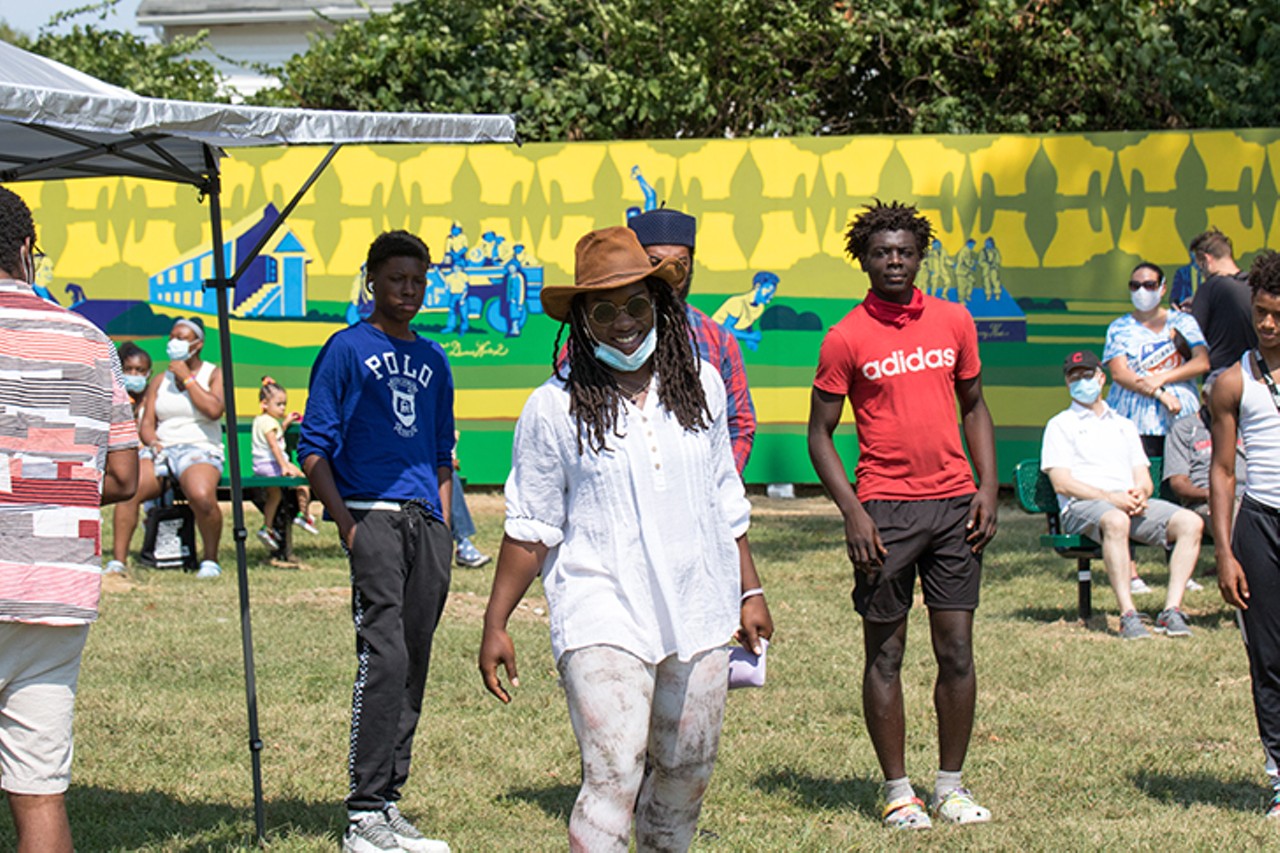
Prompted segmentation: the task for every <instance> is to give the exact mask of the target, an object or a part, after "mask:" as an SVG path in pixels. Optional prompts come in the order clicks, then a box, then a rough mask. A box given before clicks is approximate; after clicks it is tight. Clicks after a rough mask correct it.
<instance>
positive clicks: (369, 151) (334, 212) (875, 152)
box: [15, 130, 1280, 483]
mask: <svg viewBox="0 0 1280 853" xmlns="http://www.w3.org/2000/svg"><path fill="white" fill-rule="evenodd" d="M323 154H324V151H323V150H320V149H313V148H267V149H255V150H249V151H244V152H239V151H238V152H235V153H234V155H233V156H232V157H230V158H228V159H227V160H225V161H224V169H225V172H224V199H223V205H224V216H225V218H226V221H227V222H228V223H229V228H228V232H229V235H230V237H229V239H230V240H232V241H233V242H234V241H235V240H237V239H240V238H241V237H243V236H244V235H250V236H251V235H252V234H253V233H254V228H257V227H260V226H261V222H262V221H263V218H264V216H266V217H268V218H269V217H270V216H271V215H274V214H273V213H272V211H273V210H274V209H278V208H281V207H283V206H284V204H285V203H286V202H287V201H288V200H289V198H290V197H291V196H292V194H293V193H294V192H295V190H296V188H297V187H298V186H300V185H301V184H302V182H303V181H304V180H305V178H306V176H307V175H308V174H309V173H310V172H311V170H312V169H313V168H314V166H315V165H316V163H318V162H319V160H320V159H321V157H322V156H323ZM1277 157H1280V131H1276V130H1240V131H1212V132H1202V133H1109V134H1086V135H1078V136H947V137H929V136H923V137H921V136H913V137H887V136H885V137H857V138H848V137H842V138H839V137H838V138H804V139H752V140H693V141H653V142H635V141H629V142H615V143H573V144H541V145H527V146H524V147H516V146H353V147H348V148H345V149H344V150H343V151H342V152H341V153H339V154H338V156H337V157H336V158H335V160H334V161H333V163H332V165H331V167H330V169H329V170H328V172H326V174H325V175H324V176H323V177H321V179H320V180H319V181H318V182H317V183H316V184H315V186H314V187H313V189H312V191H311V192H310V193H309V194H308V195H307V196H306V197H305V198H304V199H303V200H302V202H301V204H299V205H298V207H297V209H296V210H295V211H294V213H293V214H292V215H291V216H290V218H289V220H288V223H287V226H286V228H283V229H282V230H281V232H280V233H281V235H283V236H284V237H287V238H288V240H287V241H286V240H284V239H283V238H282V237H278V238H277V240H278V241H279V242H278V245H277V244H276V243H275V242H273V244H272V246H271V247H269V253H268V254H270V259H269V262H264V263H265V264H266V266H263V267H262V268H261V269H260V270H258V271H257V272H256V273H255V274H258V275H259V276H260V281H259V280H255V282H254V283H253V286H252V287H247V288H245V291H244V293H243V294H241V295H240V296H237V299H236V302H235V304H236V311H235V313H236V317H235V318H234V319H233V320H232V321H231V322H232V339H233V347H234V353H235V369H236V376H237V381H238V383H239V385H240V386H241V388H240V391H239V393H238V395H237V401H238V404H239V409H240V411H241V412H242V417H244V418H246V419H248V418H251V417H252V416H253V415H254V414H256V412H257V408H258V407H257V399H256V387H257V384H258V380H259V377H260V376H262V375H263V374H266V373H270V374H271V375H272V376H274V377H275V378H276V379H277V380H279V381H280V382H281V383H282V384H284V385H285V386H286V387H287V388H288V389H289V390H290V392H291V395H290V396H291V400H290V405H291V408H301V406H302V405H303V404H305V397H306V383H307V378H308V375H309V369H310V365H311V363H312V361H313V359H314V357H315V354H316V352H317V350H318V349H319V347H320V346H321V345H322V344H323V342H324V341H325V340H326V339H327V338H328V336H329V335H330V334H332V333H333V332H334V331H336V330H337V329H339V328H342V327H343V326H344V325H346V324H347V323H348V322H350V321H352V320H353V319H355V318H357V317H358V316H359V311H360V310H361V307H362V302H363V300H362V297H361V294H360V290H359V287H358V283H359V281H360V266H361V263H362V262H363V260H364V256H365V253H366V250H367V248H368V245H369V243H370V242H371V241H372V239H373V238H374V237H375V236H376V235H377V234H378V233H380V232H382V231H384V230H387V229H391V228H407V229H410V230H412V231H414V232H416V233H418V234H419V235H420V236H422V237H423V239H425V240H426V241H427V243H428V245H429V246H430V247H431V250H432V254H433V257H436V258H443V257H444V256H445V254H446V253H447V252H449V251H453V252H454V253H455V254H456V256H457V257H458V258H459V264H460V266H462V267H463V268H465V269H466V270H467V275H468V276H469V281H470V284H469V288H460V287H457V286H454V285H452V284H450V281H449V274H448V271H447V270H440V271H433V275H438V278H437V279H435V280H436V282H437V284H438V287H437V290H438V292H433V293H432V294H429V297H428V300H427V305H426V307H425V308H424V311H423V314H422V315H421V317H420V321H419V323H418V324H417V328H418V329H419V330H420V331H421V332H423V333H424V334H427V335H430V336H432V337H434V338H435V339H437V340H439V341H440V342H441V343H442V344H443V345H444V346H445V349H446V351H447V352H448V353H449V355H450V358H451V360H452V364H453V367H454V371H455V376H456V386H457V388H458V399H457V415H458V418H459V424H460V428H461V429H462V431H463V433H464V435H463V440H462V444H461V445H460V456H461V459H462V463H463V468H464V471H465V473H466V474H467V475H468V476H469V477H470V479H471V480H472V481H474V482H482V483H495V482H501V481H502V480H503V479H504V478H505V475H506V472H507V468H508V465H509V459H510V440H511V429H512V425H513V422H514V419H515V418H516V417H517V416H518V414H519V412H520V408H521V406H522V404H523V402H524V399H525V397H526V396H527V394H528V392H529V391H530V390H531V389H532V388H533V387H535V386H536V385H537V384H539V383H540V382H542V381H543V380H544V379H545V378H546V377H547V376H548V375H549V372H550V362H551V356H552V352H553V347H554V339H555V335H556V332H557V329H558V325H557V324H555V323H554V322H552V321H551V320H549V319H548V318H547V317H546V316H545V315H543V314H541V312H540V306H539V303H538V300H537V292H538V290H539V289H540V287H541V286H543V285H545V284H551V283H563V282H567V281H570V280H571V279H572V265H573V247H574V244H575V243H576V242H577V240H578V238H579V237H580V236H582V234H583V233H585V232H586V231H588V230H591V229H593V228H599V227H604V226H607V225H617V224H621V223H623V222H625V217H626V215H627V212H628V210H629V209H643V208H645V207H646V206H652V205H653V204H654V203H659V204H662V203H665V204H666V205H667V206H669V207H675V208H679V209H682V210H685V211H687V212H689V213H692V214H694V215H695V216H697V217H698V220H699V232H698V247H697V252H696V258H695V272H694V281H693V295H692V297H691V300H692V301H693V303H694V304H695V305H697V306H698V307H700V308H702V309H703V310H704V311H706V312H707V313H708V314H714V313H715V312H716V311H717V309H721V308H725V309H726V310H728V307H729V306H730V305H733V304H737V305H741V304H744V303H743V302H741V301H739V302H736V303H735V302H732V301H731V300H733V298H734V297H739V296H741V297H744V298H745V299H746V301H747V302H749V301H750V298H751V294H752V293H753V292H756V291H754V287H753V286H754V283H755V281H756V277H757V276H758V275H759V274H760V273H764V272H768V273H772V274H773V275H774V276H776V277H777V280H778V285H777V291H776V294H775V295H773V297H772V299H771V301H769V302H768V303H767V306H766V307H765V308H764V310H763V312H762V313H761V314H760V315H759V316H758V317H755V318H753V323H752V327H751V332H752V333H753V334H754V337H751V338H750V339H749V344H750V345H748V346H746V347H744V358H745V361H746V365H747V370H748V374H749V378H750V382H751V386H752V389H753V394H754V396H755V399H756V405H757V409H758V414H759V417H760V430H759V434H758V436H757V440H756V449H755V452H754V454H753V456H752V461H751V464H750V466H749V467H748V469H747V478H748V480H749V481H751V482H774V481H795V482H813V481H814V480H815V478H814V475H813V473H812V470H811V468H810V466H809V462H808V456H807V452H806V449H805V443H804V422H805V420H806V417H807V413H808V395H809V388H810V383H811V380H812V376H813V367H814V363H815V361H816V358H817V351H818V347H819V344H820V342H821V340H822V335H823V332H824V330H825V329H826V328H827V327H828V326H830V325H831V324H832V323H834V322H835V321H837V320H838V319H839V318H840V317H841V316H843V315H844V313H845V312H847V311H848V310H849V309H850V308H851V307H852V306H853V305H854V304H856V303H857V301H858V300H860V299H861V298H862V297H863V296H864V295H865V293H866V289H867V279H866V277H865V275H864V274H863V273H862V272H861V270H859V269H858V268H857V267H856V265H854V264H852V263H851V262H850V261H849V260H848V259H847V258H845V257H844V255H843V243H844V237H843V231H844V230H845V228H846V225H847V223H848V221H849V219H850V218H851V216H853V215H855V214H856V213H857V211H858V210H859V208H860V207H861V206H862V205H864V204H866V203H867V202H868V201H870V200H871V199H873V198H881V199H886V200H888V199H901V200H906V201H910V202H913V203H915V204H916V205H917V206H918V207H919V208H920V209H921V210H922V212H924V213H925V214H926V215H928V216H929V217H930V219H931V220H932V221H933V222H934V225H935V228H936V229H937V231H938V236H939V241H940V245H939V249H940V251H939V257H940V258H942V259H945V261H946V264H945V266H946V269H945V270H944V271H943V272H939V273H937V276H936V277H935V278H933V279H931V281H932V284H930V285H929V286H930V287H934V286H936V288H937V292H938V293H940V294H941V295H942V296H944V298H950V299H953V300H955V301H960V302H963V303H964V304H966V305H967V306H968V307H969V308H970V310H971V312H972V313H973V314H974V317H975V320H976V321H977V322H978V325H979V330H980V335H981V337H982V340H983V343H982V358H983V363H984V384H985V387H986V391H987V397H988V401H989V403H990V405H991V408H992V411H993V414H994V416H995V420H996V424H997V433H998V439H999V448H998V451H999V462H1000V471H1001V475H1002V477H1004V478H1008V477H1009V475H1010V473H1011V471H1012V467H1013V465H1014V464H1015V463H1016V462H1017V460H1018V459H1020V458H1022V457H1023V456H1028V455H1035V454H1036V453H1037V452H1038V446H1039V433H1040V428H1041V427H1042V425H1043V424H1044V422H1045V421H1046V420H1047V419H1048V418H1049V417H1050V416H1051V415H1052V414H1054V413H1055V412H1056V411H1058V410H1059V409H1061V408H1062V407H1063V405H1064V404H1065V402H1066V396H1065V392H1064V390H1063V388H1062V386H1061V379H1060V372H1059V369H1058V365H1059V364H1060V363H1061V359H1062V357H1063V356H1064V354H1065V353H1067V352H1068V351H1070V350H1071V349H1073V348H1077V347H1080V346H1093V347H1095V348H1097V349H1099V350H1100V349H1101V345H1102V341H1103V337H1104V335H1105V331H1106V327H1107V324H1108V323H1109V322H1110V321H1111V320H1113V319H1114V318H1115V317H1116V316H1118V315H1120V314H1122V313H1124V312H1125V311H1127V310H1128V309H1129V304H1128V300H1127V290H1126V287H1125V283H1126V281H1127V274H1128V272H1129V270H1130V268H1131V267H1132V266H1133V265H1134V264H1135V263H1136V262H1137V261H1138V260H1152V261H1155V262H1156V263H1159V264H1161V265H1162V266H1164V267H1165V269H1166V271H1167V272H1168V273H1169V275H1170V277H1172V273H1173V271H1174V270H1175V269H1176V268H1177V267H1180V266H1183V265H1185V264H1186V263H1187V261H1188V258H1187V253H1186V245H1187V243H1188V241H1189V240H1190V239H1191V238H1192V237H1193V236H1194V235H1195V234H1197V233H1199V232H1200V231H1202V230H1204V229H1205V228H1207V227H1209V226H1210V225H1216V226H1217V227H1219V228H1221V229H1222V230H1223V231H1224V232H1226V233H1227V234H1228V235H1229V236H1230V237H1231V238H1232V240H1233V241H1234V243H1235V246H1236V254H1237V258H1238V259H1241V261H1242V263H1246V262H1247V260H1248V258H1249V257H1250V256H1251V255H1252V254H1253V253H1255V252H1256V251H1258V250H1259V249H1262V248H1264V247H1275V246H1277V244H1280V234H1277V228H1278V227H1280V225H1278V223H1277V205H1280V189H1278V187H1277V179H1276V171H1277V166H1276V162H1275V161H1276V158H1277ZM15 190H17V191H18V192H20V193H22V194H23V195H24V197H26V198H27V200H28V201H29V202H30V203H31V204H32V206H33V209H34V210H35V211H36V214H37V220H38V227H39V231H40V242H41V245H42V248H43V249H44V251H45V252H46V253H48V255H49V257H50V259H51V260H52V262H53V266H52V271H51V276H49V275H47V274H46V278H45V279H44V280H45V281H46V282H47V284H48V287H49V290H50V292H51V295H52V297H53V298H55V299H57V300H58V301H59V302H61V303H62V304H64V305H68V304H70V305H73V306H74V307H75V309H76V310H81V311H82V312H84V313H86V315H87V316H90V317H92V318H94V319H95V321H96V322H100V324H101V325H103V326H104V328H106V329H107V330H108V332H109V333H110V334H112V335H113V336H114V337H116V338H117V339H125V338H129V339H134V340H136V341H137V342H138V343H139V344H140V345H142V346H144V348H146V349H148V350H149V351H151V352H152V353H153V354H154V355H156V356H159V355H161V353H162V352H163V343H164V335H165V334H166V333H167V329H168V326H169V324H170V323H171V321H172V318H173V317H174V316H178V315H182V314H189V313H199V312H200V311H201V310H203V309H201V308H200V304H201V295H200V294H199V292H198V279H199V278H200V277H202V275H203V273H202V272H201V270H202V269H203V268H204V267H202V264H203V265H205V266H207V259H208V253H209V251H210V250H211V245H210V240H211V236H210V232H209V226H208V222H207V219H208V217H207V211H206V209H205V207H204V205H203V204H201V203H200V200H199V199H198V197H197V195H196V193H195V191H194V190H191V189H190V188H186V187H179V186H174V185H167V184H156V183H147V182H139V181H131V180H123V179H86V180H79V181H66V182H57V183H47V184H31V185H20V186H17V187H15ZM269 206H274V208H272V207H269ZM451 233H452V234H453V235H454V237H453V240H452V241H451V239H450V237H451ZM459 240H465V241H466V245H465V247H463V246H462V245H461V244H460V243H459ZM516 246H520V247H521V251H520V252H517V251H516ZM984 247H990V254H987V255H983V254H982V249H983V248H984ZM226 251H228V252H229V253H230V254H231V256H232V257H235V252H236V251H239V249H237V248H236V246H235V245H232V244H229V247H228V248H227V249H226ZM272 252H274V254H271V253H272ZM202 254H203V256H204V260H201V256H202ZM513 257H514V258H516V259H517V260H518V261H519V263H517V264H514V265H513V264H512V258H513ZM984 258H985V260H984ZM273 264H274V266H273ZM513 269H515V272H512V270H513ZM940 269H941V267H940ZM183 276H187V278H185V279H184V278H183ZM184 281H185V282H187V283H186V284H184ZM192 281H194V282H195V284H191V283H190V282H192ZM920 283H921V286H922V287H923V286H926V285H925V283H924V282H920ZM459 292H462V293H463V296H461V297H460V296H459V295H458V294H459ZM365 310H367V308H366V309H365ZM722 313H724V312H722ZM459 317H465V318H466V320H467V322H466V323H464V324H463V327H464V328H465V331H464V330H463V329H462V328H459V326H458V323H457V320H458V318H459ZM206 321H207V322H208V323H209V325H210V326H211V327H212V326H214V325H216V318H214V317H212V316H210V315H208V314H207V313H206ZM744 342H748V341H747V339H744ZM753 347H754V348H753ZM210 355H211V357H213V358H214V359H215V360H216V359H219V358H221V356H220V354H218V353H216V346H215V347H211V349H210ZM844 440H845V441H847V446H848V448H849V451H850V452H849V453H848V454H847V456H846V458H847V460H848V461H849V463H850V465H852V462H853V459H854V453H853V451H852V448H853V436H852V430H851V428H850V429H849V430H847V432H846V437H845V439H844Z"/></svg>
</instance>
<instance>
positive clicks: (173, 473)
mask: <svg viewBox="0 0 1280 853" xmlns="http://www.w3.org/2000/svg"><path fill="white" fill-rule="evenodd" d="M203 349H204V326H203V325H202V324H201V323H200V322H199V321H198V320H194V319H192V320H189V319H187V318H185V317H180V318H178V319H177V320H176V321H174V324H173V328H172V329H171V330H170V331H169V342H168V344H167V345H166V348H165V353H166V355H168V357H169V365H168V368H167V369H166V370H165V371H164V372H163V373H161V374H160V375H158V376H155V377H153V378H152V379H151V382H150V384H148V386H147V390H146V393H145V395H144V396H143V398H142V419H141V420H140V421H139V423H138V433H139V435H140V436H141V438H142V441H143V443H144V444H146V445H147V446H148V447H150V448H151V449H152V451H153V452H154V453H155V466H154V469H152V468H150V466H147V467H144V469H143V470H142V471H139V473H138V492H137V494H136V495H135V496H134V499H133V501H132V503H133V508H132V511H133V512H134V514H135V515H134V518H135V521H136V518H137V515H136V513H137V507H138V506H140V505H141V504H142V503H144V502H146V501H149V500H153V499H154V498H157V497H159V496H160V482H159V479H158V478H159V477H162V476H168V477H173V478H174V479H176V480H177V481H178V483H179V484H180V485H181V487H182V494H183V496H185V497H186V499H187V502H188V503H189V504H190V505H191V511H192V513H193V514H194V515H195V517H196V527H197V529H199V531H200V539H201V542H202V543H203V546H204V551H203V559H202V560H201V562H200V568H199V570H198V571H197V572H196V577H199V578H216V577H217V576H218V575H220V574H222V568H221V567H220V566H219V565H218V543H219V541H220V540H221V538H222V510H221V508H219V506H218V481H219V480H220V479H221V478H222V426H221V418H222V413H223V411H224V410H225V407H224V404H223V398H222V370H221V368H219V367H218V366H217V365H215V364H213V363H211V362H208V361H204V360H203V359H201V358H200V353H201V351H202V350H203ZM122 543H123V548H124V549H126V550H125V551H124V552H123V553H122V551H121V544H122ZM128 546H129V542H128V540H127V539H117V541H116V545H115V549H116V559H117V560H119V561H121V562H123V560H124V557H123V554H124V553H127V548H128Z"/></svg>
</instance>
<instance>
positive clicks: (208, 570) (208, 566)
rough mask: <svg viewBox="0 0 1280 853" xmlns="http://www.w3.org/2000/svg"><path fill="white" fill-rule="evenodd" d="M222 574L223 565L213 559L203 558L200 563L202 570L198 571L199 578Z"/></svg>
mask: <svg viewBox="0 0 1280 853" xmlns="http://www.w3.org/2000/svg"><path fill="white" fill-rule="evenodd" d="M220 574H222V566H219V565H218V564H217V563H215V562H214V561H213V560H203V561H201V563H200V570H199V571H198V572H196V577H198V578H216V577H217V576H218V575H220Z"/></svg>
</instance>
